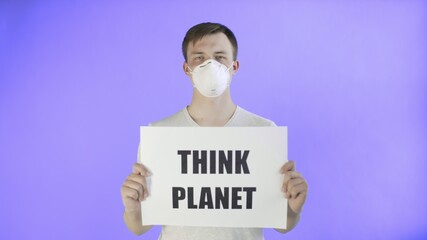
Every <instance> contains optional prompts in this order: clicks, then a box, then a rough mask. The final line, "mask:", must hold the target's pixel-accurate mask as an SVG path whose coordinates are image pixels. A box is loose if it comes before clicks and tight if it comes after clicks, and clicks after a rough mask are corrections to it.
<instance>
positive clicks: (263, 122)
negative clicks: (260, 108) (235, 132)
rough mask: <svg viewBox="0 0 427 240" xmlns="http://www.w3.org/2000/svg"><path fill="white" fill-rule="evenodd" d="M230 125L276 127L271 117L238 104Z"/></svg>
mask: <svg viewBox="0 0 427 240" xmlns="http://www.w3.org/2000/svg"><path fill="white" fill-rule="evenodd" d="M229 126H258V127H274V126H276V124H275V123H274V122H273V121H271V120H270V119H267V118H264V117H261V116H259V115H257V114H255V113H252V112H249V111H247V110H245V109H243V108H241V107H239V106H238V107H237V109H236V114H235V115H234V116H233V119H232V121H230V124H229Z"/></svg>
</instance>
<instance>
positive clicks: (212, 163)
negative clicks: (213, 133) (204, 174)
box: [209, 151, 216, 173]
mask: <svg viewBox="0 0 427 240" xmlns="http://www.w3.org/2000/svg"><path fill="white" fill-rule="evenodd" d="M209 161H210V167H209V172H210V173H216V152H215V151H210V158H209Z"/></svg>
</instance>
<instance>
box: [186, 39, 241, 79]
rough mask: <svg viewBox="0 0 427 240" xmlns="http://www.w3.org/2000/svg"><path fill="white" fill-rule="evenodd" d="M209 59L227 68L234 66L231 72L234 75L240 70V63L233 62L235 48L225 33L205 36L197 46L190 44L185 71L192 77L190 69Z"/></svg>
mask: <svg viewBox="0 0 427 240" xmlns="http://www.w3.org/2000/svg"><path fill="white" fill-rule="evenodd" d="M208 59H214V60H216V61H218V62H220V63H222V64H224V65H225V66H226V67H227V68H228V67H230V65H231V64H233V67H232V68H231V69H230V72H231V73H232V74H234V73H235V72H237V69H238V62H237V61H235V62H233V46H232V45H231V43H230V41H229V40H228V38H227V36H226V35H225V34H224V33H215V34H210V35H207V36H204V37H203V38H202V39H200V40H199V41H197V42H196V43H195V44H193V42H190V43H189V44H188V48H187V62H185V63H184V71H185V73H186V74H187V75H190V73H189V72H190V69H188V66H189V67H190V68H191V69H194V68H195V67H196V66H198V65H200V64H201V63H203V62H204V61H206V60H208Z"/></svg>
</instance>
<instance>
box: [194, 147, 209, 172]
mask: <svg viewBox="0 0 427 240" xmlns="http://www.w3.org/2000/svg"><path fill="white" fill-rule="evenodd" d="M199 152H200V153H201V155H202V156H201V157H199ZM207 161H208V160H207V151H205V150H202V151H196V150H194V151H193V173H199V166H200V167H201V173H207V171H208V165H207Z"/></svg>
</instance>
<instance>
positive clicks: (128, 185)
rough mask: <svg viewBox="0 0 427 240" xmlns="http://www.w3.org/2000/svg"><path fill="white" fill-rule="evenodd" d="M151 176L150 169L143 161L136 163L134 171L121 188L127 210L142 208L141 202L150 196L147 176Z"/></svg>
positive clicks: (132, 210)
mask: <svg viewBox="0 0 427 240" xmlns="http://www.w3.org/2000/svg"><path fill="white" fill-rule="evenodd" d="M148 176H151V173H150V172H149V171H148V169H147V168H146V167H145V166H144V165H142V164H141V163H135V164H134V165H133V168H132V173H131V174H130V175H129V176H128V177H127V178H126V180H125V182H124V183H123V185H122V188H121V189H120V192H121V194H122V201H123V205H124V206H125V211H126V212H136V211H140V209H141V204H140V203H141V202H142V201H144V200H145V199H146V198H147V197H148V194H149V193H148V188H147V181H146V179H145V178H146V177H148Z"/></svg>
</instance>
